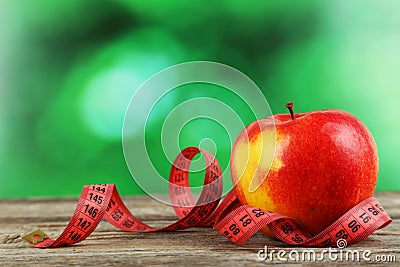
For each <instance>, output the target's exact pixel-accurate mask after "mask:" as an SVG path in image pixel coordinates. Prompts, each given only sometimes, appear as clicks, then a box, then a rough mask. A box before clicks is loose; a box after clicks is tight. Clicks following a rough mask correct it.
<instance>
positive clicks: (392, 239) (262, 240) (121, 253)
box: [0, 192, 400, 266]
mask: <svg viewBox="0 0 400 267" xmlns="http://www.w3.org/2000/svg"><path fill="white" fill-rule="evenodd" d="M376 197H377V198H378V199H379V201H380V202H381V203H382V205H383V206H384V207H385V209H386V210H387V211H388V212H389V214H390V215H391V217H392V218H393V222H392V224H391V225H389V226H388V227H386V228H384V229H381V230H378V231H377V232H376V233H374V234H373V235H372V236H371V237H369V238H368V239H366V240H364V241H363V242H361V243H359V244H357V245H355V246H352V247H350V248H348V250H358V251H359V252H360V253H363V252H365V251H367V250H371V256H370V257H371V259H373V258H374V257H375V256H376V255H387V256H392V255H393V256H395V257H396V261H397V264H396V263H378V262H369V263H373V264H374V265H375V266H388V265H393V266H396V265H398V262H399V261H400V209H399V207H400V193H393V192H379V193H377V194H376ZM124 201H125V202H126V204H127V206H128V207H129V208H130V209H131V211H132V212H133V213H134V214H135V215H137V216H138V217H139V218H140V219H142V220H144V221H145V222H146V223H149V224H150V225H152V226H156V227H162V226H165V225H168V224H170V223H172V222H174V221H175V219H176V216H175V214H174V212H173V210H172V208H170V207H169V206H167V205H164V204H162V203H159V202H157V201H155V200H153V199H151V198H149V197H146V196H136V197H125V198H124ZM76 202H77V199H76V198H64V199H23V200H21V199H17V200H0V211H1V212H0V262H1V263H2V265H5V266H20V265H32V264H35V265H46V266H47V265H54V266H65V265H85V266H92V265H134V266H136V265H155V266H158V265H178V266H181V265H190V266H201V265H202V266H209V265H223V266H230V265H231V266H242V265H250V266H265V265H266V262H263V261H260V260H258V258H257V253H258V251H259V250H260V249H263V248H264V246H265V245H268V250H269V251H271V250H275V252H274V253H273V257H274V261H273V262H275V263H281V264H283V265H286V264H288V262H280V261H279V260H278V259H277V253H278V250H281V249H283V250H285V251H286V253H289V252H290V251H291V250H293V249H296V251H297V252H298V253H300V255H301V253H302V252H303V251H304V248H294V247H290V246H288V245H286V244H284V243H282V242H280V241H277V240H272V239H269V238H267V237H265V236H264V235H263V234H261V233H258V234H257V235H256V236H254V237H253V238H251V239H250V240H249V241H248V242H247V243H246V244H244V245H243V246H242V247H238V246H236V245H234V244H232V243H231V242H230V241H228V240H227V239H225V238H224V237H223V236H221V235H220V234H219V233H217V232H215V231H213V230H212V229H210V228H201V227H199V228H192V229H188V230H185V231H179V232H165V233H148V234H142V233H126V232H122V231H119V230H117V229H115V228H114V227H113V226H111V225H109V224H108V223H107V222H105V221H103V222H101V223H100V225H99V227H98V228H97V229H96V231H95V232H94V233H93V234H92V235H91V236H90V237H89V238H88V239H86V240H85V241H83V242H82V243H79V244H77V245H74V246H69V247H64V248H57V249H34V248H31V247H29V246H28V244H26V243H25V242H24V241H23V240H22V238H21V237H22V236H23V235H24V234H26V233H28V232H31V231H33V230H35V229H37V228H41V229H42V230H44V231H45V232H46V233H47V234H49V235H50V236H52V237H57V235H58V234H59V233H60V232H61V231H62V230H63V228H64V226H65V225H66V223H67V222H68V219H69V217H70V216H71V215H72V213H73V211H74V208H75V205H76ZM312 250H313V251H314V252H315V253H316V255H317V256H318V255H320V254H319V253H321V251H322V249H320V248H312ZM292 253H293V255H295V253H294V252H292ZM306 255H307V254H306ZM286 258H288V255H286ZM323 262H329V263H330V264H343V262H340V261H339V260H337V261H335V262H333V261H330V260H329V258H328V257H327V256H325V257H324V260H323ZM360 262H361V263H363V264H364V263H367V262H366V261H364V260H363V259H361V261H360ZM360 262H346V265H352V264H360ZM267 263H271V262H270V261H267ZM289 263H290V264H292V262H291V261H290V262H289ZM298 263H301V264H305V265H310V264H321V261H319V262H310V261H300V262H298Z"/></svg>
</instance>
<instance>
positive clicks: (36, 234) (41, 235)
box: [23, 229, 49, 245]
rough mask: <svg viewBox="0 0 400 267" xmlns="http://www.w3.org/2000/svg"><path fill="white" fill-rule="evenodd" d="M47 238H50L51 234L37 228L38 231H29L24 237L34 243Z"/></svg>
mask: <svg viewBox="0 0 400 267" xmlns="http://www.w3.org/2000/svg"><path fill="white" fill-rule="evenodd" d="M46 238H49V236H48V235H47V234H46V233H45V232H43V231H42V230H40V229H37V230H36V231H33V232H32V233H29V234H27V235H25V236H24V237H23V239H25V240H26V241H28V242H29V243H31V244H33V245H36V244H37V243H39V242H42V241H43V240H45V239H46Z"/></svg>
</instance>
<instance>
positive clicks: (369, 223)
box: [24, 147, 392, 248]
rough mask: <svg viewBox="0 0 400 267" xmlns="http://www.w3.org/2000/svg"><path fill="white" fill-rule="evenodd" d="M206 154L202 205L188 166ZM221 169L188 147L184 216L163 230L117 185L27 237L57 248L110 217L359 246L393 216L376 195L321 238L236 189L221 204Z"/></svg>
mask: <svg viewBox="0 0 400 267" xmlns="http://www.w3.org/2000/svg"><path fill="white" fill-rule="evenodd" d="M198 153H202V154H203V156H204V158H205V160H206V164H207V165H206V166H207V167H206V171H205V177H204V186H203V190H202V192H201V194H200V197H199V199H198V201H197V203H194V200H193V196H192V193H191V191H190V187H189V174H188V173H189V166H190V162H191V161H192V159H193V157H194V156H195V155H196V154H198ZM221 175H222V172H221V168H220V166H219V163H218V161H217V160H216V158H215V157H214V156H213V155H212V154H211V153H210V152H208V151H205V150H202V149H199V148H197V147H188V148H186V149H184V150H183V151H182V152H181V153H180V154H179V155H178V156H177V157H176V159H175V161H174V164H173V166H172V168H171V172H170V177H169V181H170V188H169V193H170V198H171V201H172V204H173V208H174V210H175V213H176V215H177V216H178V218H179V220H178V221H177V222H175V223H173V224H171V225H169V226H166V227H164V228H154V227H151V226H149V225H147V224H145V223H143V222H142V221H140V220H139V219H137V218H136V217H135V216H134V215H133V214H132V213H131V212H130V211H129V210H128V208H127V207H126V206H125V204H124V203H123V201H122V199H121V197H120V196H119V194H118V192H117V188H116V187H115V185H113V184H98V185H87V186H84V187H83V190H82V194H81V196H80V198H79V201H78V205H77V206H76V209H75V211H74V214H73V216H72V218H71V219H70V221H69V223H68V225H67V227H66V228H65V229H64V231H63V232H62V233H61V235H60V236H59V237H58V238H57V239H56V240H53V239H51V238H49V237H48V236H47V235H46V234H45V233H44V232H42V231H41V230H36V231H34V232H32V233H30V234H28V235H26V236H25V237H24V238H25V239H26V240H27V241H28V242H29V243H30V244H31V245H32V246H33V247H37V248H54V247H60V246H65V245H70V244H75V243H78V242H81V241H82V240H84V239H85V238H86V237H88V236H89V235H90V234H91V233H92V232H93V231H94V230H95V229H96V227H97V225H98V224H99V223H100V221H101V220H102V218H104V219H106V220H107V221H108V222H109V223H111V224H112V225H114V226H115V227H117V228H119V229H121V230H124V231H129V232H161V231H176V230H183V229H187V228H190V227H195V226H213V228H214V229H215V230H217V231H218V232H220V233H221V234H222V235H224V236H225V237H227V238H228V239H229V240H231V241H232V242H234V243H236V244H237V245H242V244H243V243H244V242H246V240H247V239H249V238H250V237H251V236H253V235H254V234H255V233H256V232H257V231H259V230H260V229H261V228H263V227H265V226H267V227H268V228H269V229H270V230H271V232H272V233H274V234H275V236H276V237H277V238H279V239H280V240H282V241H283V242H286V243H288V244H292V245H302V246H317V247H329V246H336V242H338V240H345V241H346V242H347V244H349V245H351V244H355V243H358V242H360V241H361V240H363V239H365V238H366V237H367V236H369V235H370V234H372V233H373V232H374V231H375V230H377V229H380V228H382V227H385V226H386V225H388V224H389V223H390V222H391V221H392V220H391V218H390V216H389V215H388V214H387V213H386V211H385V210H384V209H383V208H382V206H381V205H380V204H379V202H378V201H377V200H376V199H375V198H373V197H371V198H368V199H366V200H364V201H362V202H361V203H359V204H358V205H356V206H355V207H353V208H352V209H351V210H349V211H348V212H346V213H345V214H344V215H343V216H342V217H340V218H339V219H338V220H337V221H335V222H334V223H333V224H332V225H330V226H329V227H328V228H326V229H325V230H324V231H322V232H321V233H319V234H318V235H316V236H312V235H311V234H310V233H309V232H308V231H307V230H306V229H305V227H304V226H302V224H301V223H300V222H298V221H297V220H296V219H293V218H290V217H287V216H283V215H280V214H277V213H272V212H269V211H266V210H262V209H258V208H255V207H251V206H246V205H241V204H240V202H239V200H238V198H237V197H236V194H235V192H234V190H232V191H231V192H230V193H229V194H228V195H227V196H226V197H225V198H224V200H223V201H222V202H221V203H220V205H218V204H219V200H220V199H221V196H222V186H223V184H222V177H221Z"/></svg>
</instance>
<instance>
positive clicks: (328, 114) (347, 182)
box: [230, 109, 379, 235]
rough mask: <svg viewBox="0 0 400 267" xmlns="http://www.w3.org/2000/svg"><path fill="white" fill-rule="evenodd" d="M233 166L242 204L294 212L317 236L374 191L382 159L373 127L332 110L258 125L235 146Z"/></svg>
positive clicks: (275, 118)
mask: <svg viewBox="0 0 400 267" xmlns="http://www.w3.org/2000/svg"><path fill="white" fill-rule="evenodd" d="M274 123H275V131H274ZM274 139H275V144H274V142H273V141H274ZM274 148H275V150H274ZM230 168H231V174H232V180H233V184H234V185H235V190H236V193H237V196H238V198H239V200H240V201H241V203H242V204H247V205H251V206H254V207H257V208H262V209H265V210H269V211H272V212H276V213H280V214H282V215H287V216H290V217H293V218H295V219H297V220H299V221H300V222H302V223H303V224H304V226H305V227H306V228H307V229H308V230H309V231H310V232H311V233H312V234H314V235H315V234H318V233H319V232H321V231H322V230H323V229H325V228H326V227H328V226H329V225H330V224H332V223H333V222H334V221H335V220H337V219H338V218H339V217H340V216H341V215H343V214H344V213H346V212H347V211H348V210H349V209H351V208H352V207H354V206H355V205H356V204H358V203H359V202H361V201H363V200H364V199H366V198H368V197H371V196H372V195H373V193H374V190H375V187H376V183H377V178H378V169H379V163H378V152H377V148H376V144H375V141H374V139H373V137H372V135H371V133H370V132H369V130H368V129H367V127H366V126H365V125H364V124H363V123H362V122H361V121H360V120H359V119H357V118H356V117H355V116H353V115H351V114H350V113H347V112H345V111H341V110H334V109H331V110H321V111H312V112H308V113H301V114H296V115H295V119H294V120H292V118H291V116H290V115H289V114H278V115H274V116H272V117H267V118H265V119H262V120H259V121H256V122H253V123H251V124H250V125H248V126H247V127H246V128H245V129H244V130H242V132H241V133H240V134H239V136H238V137H237V139H236V141H235V143H234V145H233V148H232V153H231V162H230ZM253 178H254V180H253ZM252 180H253V181H252ZM252 183H255V184H252ZM257 184H259V186H258V187H257V188H256V189H255V186H256V185H257ZM250 185H252V187H250ZM254 189H255V190H254ZM263 231H264V232H265V233H266V234H268V235H271V233H270V232H269V230H268V229H266V227H265V228H264V229H263Z"/></svg>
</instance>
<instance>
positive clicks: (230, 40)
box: [0, 0, 400, 198]
mask: <svg viewBox="0 0 400 267" xmlns="http://www.w3.org/2000/svg"><path fill="white" fill-rule="evenodd" d="M399 10H400V1H396V0H393V1H388V0H387V1H378V0H376V1H367V0H366V1H363V0H353V1H347V0H332V1H319V0H315V1H312V0H309V1H299V0H294V1H286V0H284V1H244V0H238V1H233V0H224V1H161V0H160V1H154V0H147V1H95V0H92V1H90V0H86V1H83V0H76V1H75V0H65V1H61V0H60V1H53V0H34V1H22V0H21V1H6V0H0V101H1V102H0V126H1V130H0V183H1V186H0V197H1V198H6V197H27V196H60V195H77V194H79V192H80V189H81V187H82V185H84V184H89V183H116V184H117V187H118V188H119V191H121V192H122V193H123V194H140V193H142V191H141V190H140V188H139V187H138V186H137V185H136V184H135V182H134V180H133V179H132V178H131V175H130V173H129V170H128V169H127V167H126V163H125V160H124V156H123V151H122V145H121V127H122V123H123V118H124V112H125V109H126V107H127V105H128V103H129V99H130V98H131V97H132V95H133V94H134V93H135V91H136V90H137V88H138V87H139V86H140V84H141V83H142V82H144V81H145V80H146V79H147V78H149V77H150V76H151V75H152V74H155V73H156V72H158V71H160V70H162V69H164V68H166V67H168V66H171V65H174V64H177V63H182V62H186V61H192V60H211V61H217V62H221V63H224V64H228V65H230V66H233V67H235V68H237V69H239V70H241V71H242V72H244V73H245V74H246V75H248V76H249V77H250V78H251V79H253V80H254V82H255V83H256V84H257V85H258V86H259V87H260V88H261V89H262V91H263V93H264V95H265V96H266V98H267V100H268V101H269V104H270V106H271V109H272V112H273V113H282V112H287V111H286V108H285V107H284V104H285V103H286V102H287V101H293V102H295V110H296V111H297V112H305V111H310V110H315V109H325V108H339V109H344V110H347V111H349V112H351V113H353V114H355V115H356V116H357V117H359V118H360V119H361V120H362V121H363V122H364V123H365V124H366V125H367V126H368V128H369V129H370V130H371V132H372V133H373V135H374V137H375V140H376V142H377V145H378V151H379V156H380V173H379V182H378V186H377V190H381V191H382V190H400V182H399V177H400V164H399V163H398V159H397V154H398V151H400V138H399V137H398V134H399V131H400V119H399V118H398V113H399V111H398V109H399V107H398V106H399V104H398V101H399V97H400V16H399ZM207 90H208V91H207ZM199 92H200V93H199ZM207 92H208V93H209V92H215V91H210V90H209V89H207V88H202V87H199V88H198V89H197V90H196V88H195V87H194V88H192V90H186V91H184V92H182V94H180V97H181V98H182V99H186V98H188V97H189V98H190V97H193V96H196V95H197V94H199V95H203V93H204V95H207ZM219 92H220V93H219V96H218V95H216V96H215V97H217V98H218V97H220V98H221V99H223V100H224V101H228V102H229V99H230V95H229V94H228V93H227V94H226V95H224V91H223V90H222V91H219ZM211 94H212V93H211ZM182 99H179V97H171V98H169V99H168V101H164V102H165V103H164V104H163V105H161V106H159V107H158V109H157V113H155V114H152V116H156V117H157V116H159V118H160V119H159V121H162V118H165V114H167V113H168V112H169V111H170V110H171V109H172V108H173V107H174V106H176V105H177V104H179V102H180V101H182ZM243 109H244V111H243V112H244V113H245V109H246V108H245V107H243ZM239 112H240V111H239ZM156 119H157V118H156ZM243 120H244V122H245V123H250V122H251V120H252V117H251V116H244V118H243ZM189 126H190V125H188V127H189ZM149 127H153V126H152V125H150V126H149ZM191 127H193V129H195V130H190V129H189V130H186V131H182V133H181V134H182V136H181V137H180V138H182V140H183V141H182V145H190V144H192V145H197V143H196V142H197V140H192V139H191V138H192V136H193V132H196V133H199V131H200V133H201V131H203V132H204V134H206V133H205V131H208V129H207V127H203V126H201V124H200V125H197V127H196V125H191ZM158 129H159V125H154V129H153V130H152V129H151V128H150V129H149V134H150V138H152V135H154V138H157V137H158V136H159V133H158V131H159V130H158ZM218 131H219V130H218V129H217V130H216V132H218ZM225 144H226V142H225ZM217 145H218V143H217ZM160 149H161V148H160V147H158V146H153V147H151V148H150V151H149V153H150V154H151V155H152V156H153V157H156V158H155V160H157V155H160V157H161V156H162V155H161V154H160V151H161V150H160ZM229 150H230V147H229V144H228V145H221V148H219V150H218V155H217V157H218V159H219V160H220V161H221V162H222V164H223V165H225V166H226V165H227V164H228V158H229ZM158 167H159V168H160V170H161V172H162V173H163V174H165V175H166V174H168V172H169V166H168V164H164V165H161V166H158Z"/></svg>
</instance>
